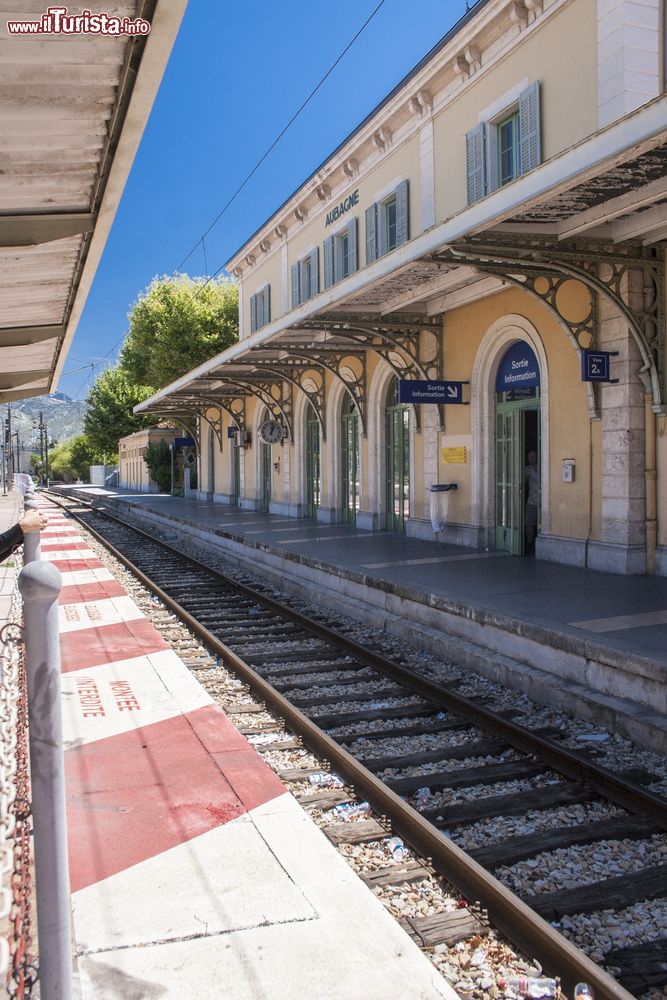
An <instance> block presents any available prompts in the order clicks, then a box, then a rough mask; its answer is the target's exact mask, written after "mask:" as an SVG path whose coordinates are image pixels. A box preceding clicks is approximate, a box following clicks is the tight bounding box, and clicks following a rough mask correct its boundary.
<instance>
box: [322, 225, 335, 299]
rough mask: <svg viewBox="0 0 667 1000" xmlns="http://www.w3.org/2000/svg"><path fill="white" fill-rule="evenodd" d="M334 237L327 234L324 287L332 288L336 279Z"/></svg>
mask: <svg viewBox="0 0 667 1000" xmlns="http://www.w3.org/2000/svg"><path fill="white" fill-rule="evenodd" d="M334 274H335V272H334V238H333V236H327V238H326V240H325V241H324V287H325V288H331V286H332V285H333V283H334V281H335V280H336V279H335V277H334Z"/></svg>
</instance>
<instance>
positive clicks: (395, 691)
mask: <svg viewBox="0 0 667 1000" xmlns="http://www.w3.org/2000/svg"><path fill="white" fill-rule="evenodd" d="M407 694H409V692H406V690H405V688H401V687H393V688H385V689H383V690H382V691H378V692H377V693H375V692H373V691H361V692H357V693H355V692H350V694H332V695H324V696H322V695H321V694H317V695H312V696H311V697H309V698H290V699H289V700H290V702H291V703H292V704H293V705H296V707H297V708H309V707H311V706H316V705H335V704H336V703H338V702H341V701H349V702H355V701H358V702H364V701H368V702H374V701H383V700H384V699H385V698H405V697H406V695H407ZM399 711H400V708H399Z"/></svg>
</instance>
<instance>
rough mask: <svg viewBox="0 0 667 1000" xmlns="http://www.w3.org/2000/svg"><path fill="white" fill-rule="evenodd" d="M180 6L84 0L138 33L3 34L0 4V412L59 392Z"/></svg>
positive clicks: (151, 0)
mask: <svg viewBox="0 0 667 1000" xmlns="http://www.w3.org/2000/svg"><path fill="white" fill-rule="evenodd" d="M186 2H187V0H111V2H110V3H108V2H106V0H87V2H86V4H85V5H84V6H85V7H86V8H87V9H88V10H90V11H92V13H93V14H95V13H100V12H106V13H107V14H109V15H110V16H117V17H119V18H125V17H127V18H130V19H135V18H137V17H142V18H144V19H145V20H147V21H149V22H150V24H151V30H150V32H149V33H148V34H146V35H140V36H136V37H135V36H130V35H118V36H112V35H102V34H83V33H82V34H50V35H47V34H42V35H27V34H10V33H9V31H8V26H7V22H8V20H13V21H16V20H20V21H34V22H36V21H39V20H40V18H41V16H42V15H43V14H44V13H45V11H46V10H47V8H48V7H49V4H47V3H46V2H44V0H21V2H20V3H16V2H14V3H9V2H8V0H0V403H2V402H8V401H11V400H14V399H24V398H26V397H29V396H39V395H42V394H44V393H48V392H52V391H54V389H55V388H56V384H57V381H58V377H59V374H60V372H61V371H62V366H63V363H64V361H65V357H66V355H67V352H68V350H69V347H70V344H71V341H72V338H73V336H74V331H75V329H76V325H77V322H78V320H79V318H80V316H81V312H82V310H83V306H84V304H85V301H86V297H87V294H88V291H89V289H90V286H91V283H92V280H93V277H94V275H95V270H96V268H97V265H98V263H99V260H100V257H101V255H102V251H103V250H104V246H105V243H106V239H107V236H108V234H109V230H110V228H111V224H112V222H113V218H114V215H115V213H116V209H117V207H118V203H119V201H120V197H121V194H122V191H123V187H124V185H125V181H126V179H127V176H128V173H129V171H130V167H131V165H132V161H133V159H134V155H135V153H136V150H137V147H138V145H139V141H140V139H141V135H142V133H143V130H144V126H145V124H146V121H147V120H148V115H149V113H150V109H151V106H152V104H153V100H154V98H155V95H156V93H157V89H158V86H159V84H160V80H161V77H162V74H163V71H164V68H165V66H166V63H167V60H168V58H169V54H170V52H171V49H172V45H173V42H174V39H175V37H176V33H177V31H178V27H179V24H180V21H181V18H182V15H183V12H184V9H185V5H186Z"/></svg>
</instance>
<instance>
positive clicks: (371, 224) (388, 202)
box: [366, 181, 409, 264]
mask: <svg viewBox="0 0 667 1000" xmlns="http://www.w3.org/2000/svg"><path fill="white" fill-rule="evenodd" d="M408 210H409V202H408V182H407V181H401V183H400V184H399V185H398V187H397V188H396V190H395V191H392V192H391V194H390V195H388V197H386V198H383V199H381V200H380V201H378V202H376V203H375V204H374V205H371V206H370V208H367V209H366V263H367V264H372V262H373V261H374V260H377V258H378V257H383V256H384V255H385V254H386V253H389V252H390V251H391V250H395V249H396V248H397V247H400V246H402V245H403V244H404V243H407V241H408V238H409V227H408Z"/></svg>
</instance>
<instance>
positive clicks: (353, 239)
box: [347, 218, 359, 274]
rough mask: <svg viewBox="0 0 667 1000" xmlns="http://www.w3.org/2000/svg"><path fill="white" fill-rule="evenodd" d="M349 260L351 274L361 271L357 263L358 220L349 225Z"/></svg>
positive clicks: (353, 220)
mask: <svg viewBox="0 0 667 1000" xmlns="http://www.w3.org/2000/svg"><path fill="white" fill-rule="evenodd" d="M347 260H348V270H349V272H350V274H354V272H355V271H357V270H358V269H359V264H358V262H357V220H356V218H354V219H352V221H351V222H348V224H347Z"/></svg>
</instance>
